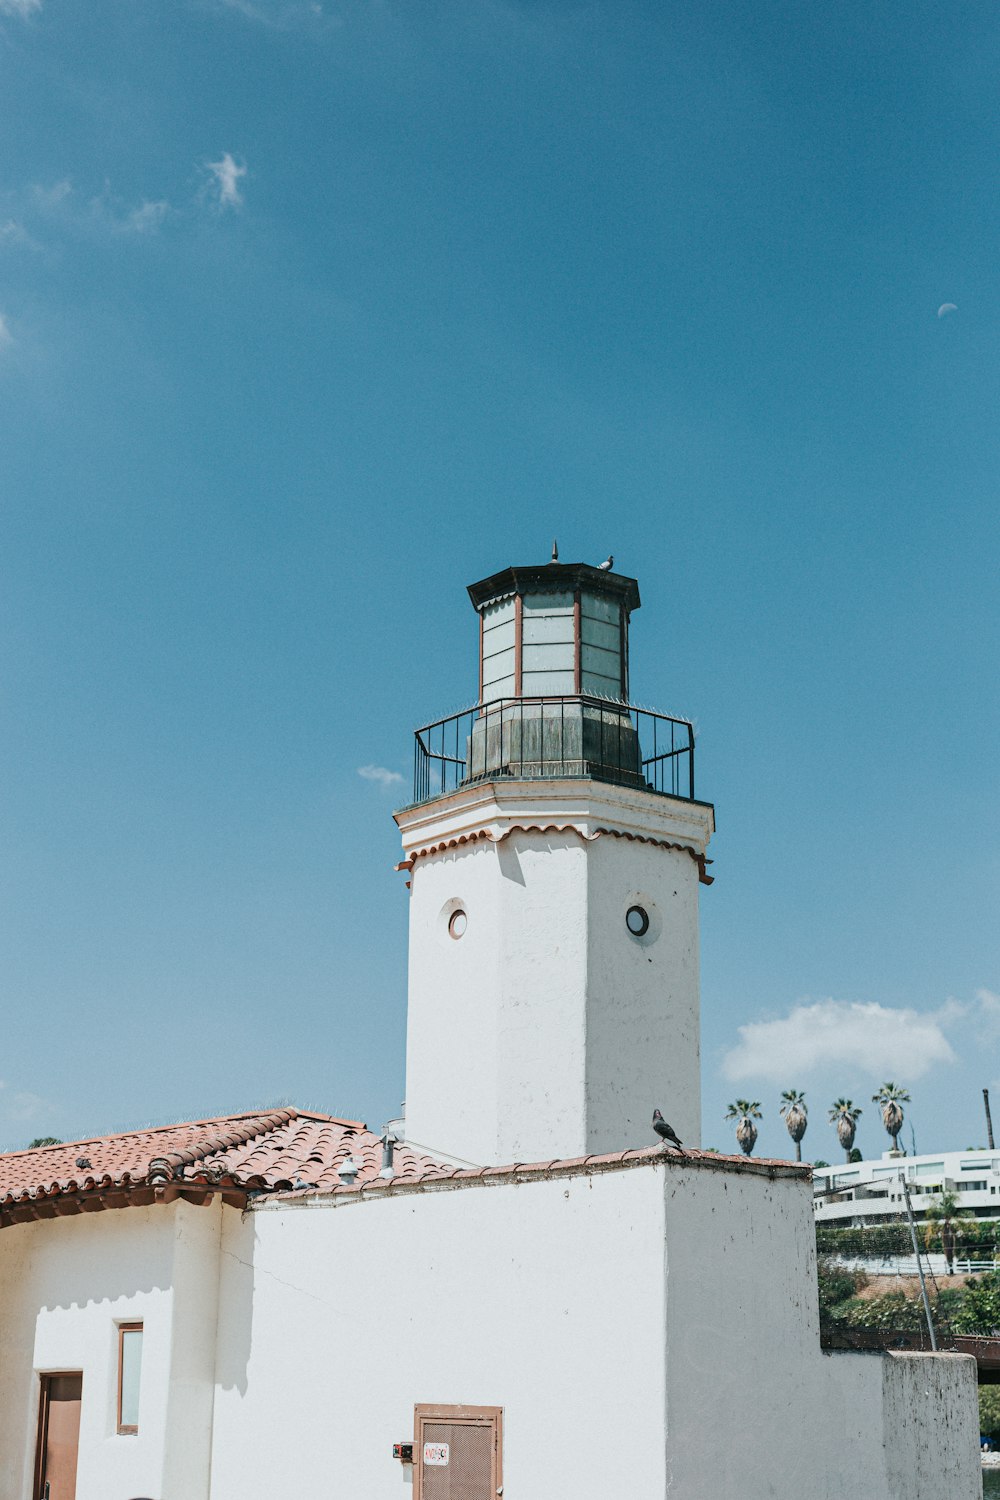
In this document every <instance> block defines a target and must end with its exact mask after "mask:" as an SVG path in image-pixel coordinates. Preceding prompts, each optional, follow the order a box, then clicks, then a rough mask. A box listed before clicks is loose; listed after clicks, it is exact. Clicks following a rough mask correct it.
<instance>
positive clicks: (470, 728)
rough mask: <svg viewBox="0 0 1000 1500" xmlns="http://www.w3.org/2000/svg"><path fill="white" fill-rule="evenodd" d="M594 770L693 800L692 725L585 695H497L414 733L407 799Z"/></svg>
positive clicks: (612, 778)
mask: <svg viewBox="0 0 1000 1500" xmlns="http://www.w3.org/2000/svg"><path fill="white" fill-rule="evenodd" d="M505 776H511V777H560V776H593V777H595V778H597V779H598V780H603V781H614V782H618V783H619V784H623V785H626V786H634V787H638V788H642V789H644V790H648V791H654V792H660V793H662V794H663V795H664V796H669V797H681V798H684V799H685V800H689V801H693V800H694V727H693V725H692V724H691V722H690V721H689V720H688V719H676V718H673V717H671V716H670V715H669V714H659V713H654V712H653V711H652V710H651V709H646V708H636V707H635V706H634V705H633V704H629V703H618V702H615V701H614V700H613V699H608V698H594V697H589V696H587V695H586V694H573V695H572V696H568V697H552V698H550V697H538V698H500V699H496V700H494V701H493V702H492V703H482V704H476V705H475V706H474V707H473V708H468V709H464V710H463V711H462V712H461V713H457V714H450V715H449V716H448V717H447V718H444V719H436V720H435V721H434V722H433V723H432V724H425V725H424V726H423V727H422V728H420V729H417V730H416V731H415V733H414V749H413V800H414V802H423V801H426V800H427V799H428V798H429V797H440V796H442V795H443V794H445V793H447V792H452V791H454V790H455V789H456V788H457V787H459V786H462V785H464V784H467V783H469V782H475V781H492V780H496V779H499V778H500V777H505Z"/></svg>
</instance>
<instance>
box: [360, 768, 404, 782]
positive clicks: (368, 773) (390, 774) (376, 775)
mask: <svg viewBox="0 0 1000 1500" xmlns="http://www.w3.org/2000/svg"><path fill="white" fill-rule="evenodd" d="M358 775H359V776H362V777H364V779H365V781H377V782H378V784H379V786H395V785H396V783H397V782H400V781H402V779H403V778H402V776H401V775H400V774H399V772H398V771H390V770H389V768H388V767H387V766H359V767H358Z"/></svg>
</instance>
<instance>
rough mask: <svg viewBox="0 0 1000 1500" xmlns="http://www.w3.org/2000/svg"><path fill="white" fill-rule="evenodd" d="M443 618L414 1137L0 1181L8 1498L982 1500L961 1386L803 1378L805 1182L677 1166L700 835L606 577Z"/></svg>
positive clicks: (807, 1291) (411, 1105)
mask: <svg viewBox="0 0 1000 1500" xmlns="http://www.w3.org/2000/svg"><path fill="white" fill-rule="evenodd" d="M470 593H471V595H472V600H473V604H474V605H475V607H476V610H477V613H478V616H479V622H480V641H481V652H480V699H479V703H478V705H477V707H476V709H475V710H473V711H472V712H470V714H469V715H467V716H458V717H457V718H456V719H454V720H449V721H445V722H443V723H439V724H437V725H432V726H429V727H428V728H427V729H425V730H423V731H421V732H420V735H419V737H418V762H417V798H418V800H416V801H415V803H414V804H413V805H411V806H409V807H407V808H404V809H403V810H402V811H401V812H399V813H398V814H397V821H398V823H399V826H400V830H401V833H402V837H403V849H404V859H403V861H402V862H401V868H402V869H403V870H404V871H405V872H406V873H407V876H408V882H409V887H410V898H409V903H410V980H409V1000H408V1003H409V1028H408V1039H407V1054H408V1055H407V1099H408V1106H407V1119H406V1123H405V1141H404V1142H402V1143H400V1144H397V1145H393V1144H392V1143H391V1142H390V1143H387V1144H386V1145H383V1144H382V1142H380V1140H379V1139H378V1138H377V1137H376V1136H374V1135H372V1134H371V1133H370V1132H368V1131H367V1130H365V1128H364V1127H363V1126H362V1125H360V1124H359V1123H358V1122H352V1121H340V1120H334V1119H330V1118H328V1117H325V1116H318V1115H314V1114H304V1113H301V1112H298V1111H294V1110H282V1111H274V1112H272V1113H270V1114H264V1115H261V1114H256V1115H247V1116H235V1117H231V1118H228V1119H225V1120H212V1121H196V1122H191V1123H189V1124H186V1125H183V1126H170V1127H162V1128H160V1129H159V1130H150V1131H145V1132H135V1133H132V1134H130V1135H127V1136H118V1137H105V1138H103V1139H98V1140H92V1141H87V1142H78V1143H75V1144H74V1145H72V1146H59V1147H51V1148H46V1149H43V1150H39V1151H35V1152H22V1153H16V1154H14V1155H11V1156H8V1157H6V1158H3V1159H2V1160H0V1230H2V1232H0V1329H2V1337H3V1359H2V1361H0V1500H43V1497H47V1500H135V1497H139V1496H149V1497H152V1500H283V1497H285V1496H289V1497H291V1496H294V1495H298V1494H313V1495H330V1496H345V1497H346V1496H350V1497H352V1500H353V1497H364V1500H383V1497H384V1500H393V1497H400V1496H405V1495H407V1494H409V1493H414V1494H415V1496H416V1497H417V1500H488V1497H495V1496H498V1495H504V1496H509V1497H516V1500H553V1497H561V1496H571V1495H601V1496H614V1497H622V1500H625V1497H627V1500H666V1497H667V1496H669V1497H671V1500H723V1497H724V1496H727V1495H730V1494H733V1493H736V1492H737V1490H738V1492H739V1493H740V1494H741V1495H745V1496H747V1497H748V1500H764V1497H768V1496H775V1497H778V1496H781V1497H783V1496H786V1495H790V1494H795V1493H798V1494H802V1495H806V1496H808V1497H810V1500H833V1497H834V1496H836V1497H838V1500H840V1497H842V1496H843V1495H844V1494H845V1493H850V1494H852V1495H856V1496H859V1497H860V1500H890V1497H893V1500H894V1497H897V1496H902V1495H906V1496H907V1497H909V1500H942V1497H943V1496H944V1495H947V1496H948V1497H949V1500H973V1497H974V1496H978V1495H979V1493H980V1489H979V1485H980V1480H979V1461H978V1451H977V1434H978V1416H977V1411H976V1403H975V1380H976V1376H975V1366H974V1362H973V1361H972V1360H971V1359H970V1358H968V1357H962V1356H949V1355H944V1356H928V1355H891V1354H884V1355H878V1354H871V1355H869V1354H859V1353H824V1352H822V1351H821V1349H820V1345H819V1322H818V1311H817V1299H816V1265H815V1249H814V1225H813V1214H812V1207H811V1188H810V1179H809V1169H808V1168H805V1167H798V1166H795V1165H793V1164H791V1163H786V1162H766V1161H752V1160H746V1159H744V1158H733V1157H723V1156H718V1155H715V1154H710V1153H702V1152H700V1151H698V1150H697V1145H696V1143H697V1140H698V1114H699V1079H698V1071H699V1062H698V1009H699V999H698V936H697V920H698V895H699V887H700V884H701V883H704V882H706V881H707V880H708V876H707V873H706V865H707V859H706V850H707V846H708V841H709V838H710V836H711V833H712V829H713V813H712V808H711V807H710V805H708V804H707V803H703V802H699V801H697V800H695V798H694V786H693V739H692V736H691V734H690V726H689V725H687V724H685V723H683V722H681V721H677V720H668V719H666V718H663V717H660V716H655V715H650V714H640V713H637V712H635V711H632V710H628V709H627V708H626V707H625V706H624V702H625V700H626V697H627V693H628V628H629V618H630V615H631V613H632V612H633V611H634V610H635V609H636V608H637V607H638V604H639V597H638V590H637V587H636V585H635V582H634V580H632V579H628V578H624V577H620V576H618V575H615V574H612V573H610V572H603V571H600V570H596V569H593V568H589V567H583V566H565V565H560V564H552V565H550V566H548V567H543V568H530V569H508V570H507V571H506V572H504V573H502V574H499V575H497V576H496V577H494V578H491V579H488V580H485V581H484V582H483V583H482V584H479V585H476V586H475V587H474V588H473V589H472V590H470ZM657 1104H662V1105H663V1107H664V1110H665V1112H666V1113H667V1115H668V1117H669V1118H670V1120H671V1122H672V1124H673V1125H674V1126H675V1128H676V1129H677V1130H678V1132H679V1133H680V1135H681V1136H682V1138H683V1139H684V1141H685V1153H684V1154H680V1153H678V1152H674V1151H666V1150H664V1149H661V1148H660V1147H659V1146H658V1145H655V1144H654V1145H646V1142H647V1141H649V1140H650V1139H651V1135H650V1129H649V1118H650V1114H651V1111H652V1108H653V1106H654V1105H657ZM394 1448H395V1450H396V1451H395V1452H394ZM46 1486H47V1487H48V1488H47V1489H46ZM411 1486H412V1489H411V1488H410V1487H411Z"/></svg>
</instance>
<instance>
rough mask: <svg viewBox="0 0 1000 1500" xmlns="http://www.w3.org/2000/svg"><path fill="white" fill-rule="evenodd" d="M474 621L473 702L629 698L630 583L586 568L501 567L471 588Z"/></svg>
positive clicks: (633, 589)
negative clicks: (476, 650)
mask: <svg viewBox="0 0 1000 1500" xmlns="http://www.w3.org/2000/svg"><path fill="white" fill-rule="evenodd" d="M469 597H470V599H471V600H472V603H473V605H474V607H475V609H476V610H477V612H478V614H479V701H480V703H482V704H484V705H485V704H488V703H492V702H495V701H496V700H497V699H501V698H550V697H562V696H565V695H568V694H573V693H576V694H581V693H582V694H584V695H585V696H587V697H591V698H609V699H612V700H615V701H617V702H625V701H627V699H628V626H629V616H630V615H631V613H632V610H634V609H638V608H639V586H638V584H637V583H636V581H635V579H634V578H625V577H622V576H621V575H620V574H618V573H611V572H607V571H604V570H603V569H601V568H592V567H589V566H588V565H587V564H586V563H558V562H553V563H548V564H546V565H545V566H542V567H534V568H505V569H504V570H503V572H502V573H495V574H494V575H493V576H492V577H491V578H484V579H483V580H482V582H480V583H474V584H471V585H470V587H469Z"/></svg>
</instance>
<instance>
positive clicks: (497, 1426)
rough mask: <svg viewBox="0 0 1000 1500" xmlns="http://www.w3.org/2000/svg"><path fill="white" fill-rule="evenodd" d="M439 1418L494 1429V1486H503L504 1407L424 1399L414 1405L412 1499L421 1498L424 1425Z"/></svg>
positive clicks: (435, 1421)
mask: <svg viewBox="0 0 1000 1500" xmlns="http://www.w3.org/2000/svg"><path fill="white" fill-rule="evenodd" d="M442 1422H451V1423H460V1424H462V1425H463V1426H467V1427H491V1428H492V1429H493V1489H494V1493H496V1494H499V1493H500V1492H501V1491H502V1489H503V1407H502V1406H438V1405H437V1404H430V1403H423V1404H421V1405H417V1406H415V1407H414V1408H413V1500H421V1495H422V1493H423V1470H424V1427H425V1426H426V1425H428V1424H430V1425H433V1424H434V1423H442Z"/></svg>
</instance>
